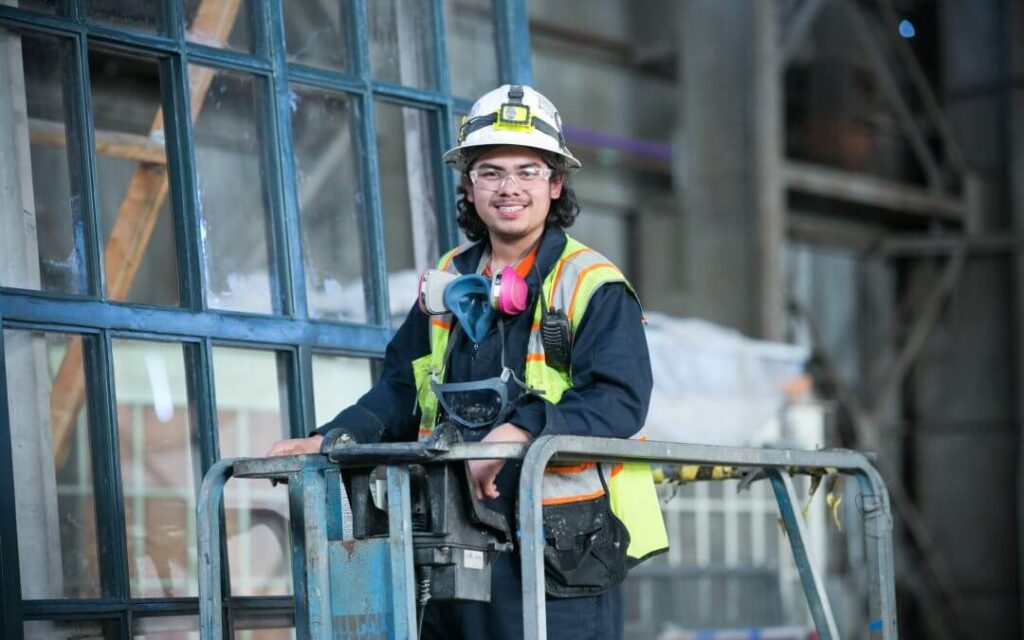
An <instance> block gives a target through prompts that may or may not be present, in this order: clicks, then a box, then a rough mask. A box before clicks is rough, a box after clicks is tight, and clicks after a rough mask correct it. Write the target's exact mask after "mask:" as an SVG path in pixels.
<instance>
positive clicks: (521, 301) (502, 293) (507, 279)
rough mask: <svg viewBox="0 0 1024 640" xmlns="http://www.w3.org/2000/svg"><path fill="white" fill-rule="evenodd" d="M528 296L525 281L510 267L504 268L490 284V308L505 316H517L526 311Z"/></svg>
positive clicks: (528, 291)
mask: <svg viewBox="0 0 1024 640" xmlns="http://www.w3.org/2000/svg"><path fill="white" fill-rule="evenodd" d="M529 294H530V290H529V288H528V287H527V286H526V280H524V279H523V277H522V276H521V275H519V273H517V272H516V270H515V269H513V268H512V267H505V268H504V269H502V270H501V273H499V274H497V275H496V276H494V280H493V281H492V283H491V306H492V307H494V308H495V310H497V311H500V312H501V313H503V314H505V315H507V316H514V315H519V314H520V313H522V312H523V311H525V310H526V299H527V297H529Z"/></svg>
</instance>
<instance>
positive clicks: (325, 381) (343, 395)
mask: <svg viewBox="0 0 1024 640" xmlns="http://www.w3.org/2000/svg"><path fill="white" fill-rule="evenodd" d="M372 384H373V372H372V370H371V369H370V361H369V360H367V359H366V358H346V357H344V356H329V355H322V354H318V353H314V354H313V402H314V404H315V407H316V423H317V424H318V425H321V424H324V423H326V422H327V421H328V420H330V419H331V418H333V417H334V416H336V415H338V412H340V411H341V410H342V409H344V408H346V407H348V406H349V405H352V404H355V402H356V400H358V399H359V398H360V396H362V395H363V394H364V393H366V392H367V391H369V390H370V386H371V385H372Z"/></svg>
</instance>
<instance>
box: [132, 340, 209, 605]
mask: <svg viewBox="0 0 1024 640" xmlns="http://www.w3.org/2000/svg"><path fill="white" fill-rule="evenodd" d="M113 350H114V385H115V387H114V389H115V394H116V396H117V420H118V444H119V446H120V459H121V483H122V484H123V486H124V507H125V529H126V532H127V537H128V575H129V578H130V582H131V594H132V596H133V597H136V598H153V597H163V598H168V597H180V596H194V595H196V587H197V584H198V570H197V565H196V536H195V493H196V476H197V474H198V467H199V449H198V445H197V444H196V441H195V437H194V434H193V433H192V430H191V426H190V420H189V407H188V393H187V390H186V383H185V364H184V353H183V350H182V347H181V345H178V344H170V343H162V342H144V341H141V340H115V341H114V345H113Z"/></svg>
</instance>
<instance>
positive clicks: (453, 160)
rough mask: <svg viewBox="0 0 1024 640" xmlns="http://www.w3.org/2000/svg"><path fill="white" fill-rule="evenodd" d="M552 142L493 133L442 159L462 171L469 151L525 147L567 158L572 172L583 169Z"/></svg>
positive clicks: (455, 149) (531, 137) (445, 155)
mask: <svg viewBox="0 0 1024 640" xmlns="http://www.w3.org/2000/svg"><path fill="white" fill-rule="evenodd" d="M551 142H552V143H551V144H550V145H543V144H538V143H537V136H531V135H523V134H522V133H519V132H517V131H502V132H492V133H490V134H489V135H488V136H487V140H486V141H481V142H478V143H473V142H463V143H462V144H461V145H459V146H457V147H452V148H451V149H449V150H448V151H446V152H445V154H444V156H442V157H443V158H444V161H445V162H446V163H447V164H450V165H452V166H454V167H455V168H456V169H459V170H460V171H462V170H465V169H466V164H465V156H464V154H463V152H464V151H466V150H467V149H474V148H478V147H503V146H512V147H525V148H527V149H534V150H537V151H548V152H550V153H554V154H557V155H560V156H562V157H563V158H565V164H566V168H568V169H569V170H570V171H576V170H577V169H580V168H582V167H583V165H582V164H581V163H580V161H579V160H577V159H576V156H574V155H572V154H571V153H569V151H568V150H567V149H562V148H560V147H559V146H558V144H557V143H556V142H555V141H554V140H552V141H551Z"/></svg>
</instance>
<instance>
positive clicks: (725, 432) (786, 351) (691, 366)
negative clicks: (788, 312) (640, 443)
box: [646, 313, 809, 446]
mask: <svg viewBox="0 0 1024 640" xmlns="http://www.w3.org/2000/svg"><path fill="white" fill-rule="evenodd" d="M648 321H649V323H648V325H647V344H648V347H649V349H650V352H651V367H652V369H653V371H654V392H653V394H652V395H651V409H650V412H649V413H648V415H647V426H646V434H647V437H648V438H650V439H651V440H667V441H674V442H690V443H697V444H715V445H730V446H759V445H762V444H764V443H766V442H771V441H774V440H777V439H778V438H779V437H780V434H779V432H778V431H779V427H778V425H779V420H778V417H779V413H780V411H781V410H782V408H783V405H784V404H785V400H786V398H785V395H784V393H783V384H784V383H785V382H786V381H788V380H791V379H793V378H796V377H797V376H799V375H801V373H802V372H803V367H804V364H805V362H806V361H807V358H808V356H809V353H808V350H807V348H805V347H800V346H795V345H788V344H778V343H773V342H763V341H759V340H752V339H750V338H747V337H745V336H743V335H742V334H740V333H739V332H737V331H733V330H731V329H726V328H724V327H720V326H718V325H715V324H712V323H710V322H707V321H704V320H699V319H692V318H674V317H671V316H666V315H662V314H657V313H651V314H648Z"/></svg>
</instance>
